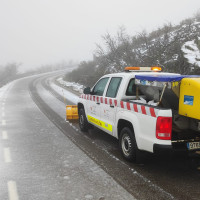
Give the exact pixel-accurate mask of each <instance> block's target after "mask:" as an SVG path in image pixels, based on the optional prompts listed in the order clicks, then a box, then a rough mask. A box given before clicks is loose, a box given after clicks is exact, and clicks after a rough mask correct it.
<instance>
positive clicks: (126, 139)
mask: <svg viewBox="0 0 200 200" xmlns="http://www.w3.org/2000/svg"><path fill="white" fill-rule="evenodd" d="M119 144H120V149H121V152H122V155H123V156H124V158H125V159H126V160H129V161H136V156H137V154H138V152H139V150H138V147H137V143H136V140H135V135H134V132H133V130H131V129H130V128H128V127H125V128H123V129H122V130H121V132H120V138H119Z"/></svg>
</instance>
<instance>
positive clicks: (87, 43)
mask: <svg viewBox="0 0 200 200" xmlns="http://www.w3.org/2000/svg"><path fill="white" fill-rule="evenodd" d="M199 8H200V1H199V0H176V1H174V0H151V1H149V0H140V1H138V0H137V1H136V0H109V1H108V0H84V1H83V0H73V1H72V0H71V1H69V0H0V66H1V65H6V64H7V63H9V62H17V63H21V64H22V65H21V70H27V69H33V68H35V67H39V66H41V65H45V64H52V63H56V62H61V61H69V60H73V61H74V62H79V61H81V60H89V59H92V56H93V52H94V50H95V48H96V43H100V44H101V42H102V40H101V36H102V35H104V34H105V33H106V32H109V33H111V34H113V35H114V34H116V32H117V30H118V28H119V27H120V26H122V25H123V26H125V27H126V30H127V32H128V33H129V34H131V35H134V34H137V33H138V32H140V31H142V30H144V29H145V30H147V31H151V30H153V29H155V28H157V27H159V26H162V25H163V24H164V23H168V22H172V23H173V24H176V23H179V22H180V21H181V20H184V19H185V18H187V17H192V16H193V15H194V14H195V13H196V12H197V11H198V10H199Z"/></svg>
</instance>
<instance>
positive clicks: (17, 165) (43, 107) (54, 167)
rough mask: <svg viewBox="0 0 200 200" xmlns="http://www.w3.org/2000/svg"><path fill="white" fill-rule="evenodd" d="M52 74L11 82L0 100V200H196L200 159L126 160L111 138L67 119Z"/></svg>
mask: <svg viewBox="0 0 200 200" xmlns="http://www.w3.org/2000/svg"><path fill="white" fill-rule="evenodd" d="M52 76H55V75H43V76H41V77H32V78H25V79H22V80H19V81H16V82H15V83H14V84H13V85H12V86H11V87H10V88H9V89H8V90H7V91H6V92H5V95H3V96H0V103H1V122H2V126H1V128H0V129H1V133H2V139H1V141H0V145H1V151H2V154H1V155H0V161H1V163H2V164H1V166H0V168H1V171H0V176H1V182H0V188H1V193H0V199H12V200H13V199H17V198H18V199H26V200H27V199H69V200H71V199H95V200H96V199H97V200H98V199H101V200H103V199H134V198H136V199H199V196H200V190H199V185H200V184H199V179H200V172H199V170H198V167H199V166H200V162H199V161H200V159H199V156H198V154H192V155H189V156H180V155H179V156H177V155H165V156H154V155H151V154H147V155H145V157H144V158H145V162H144V164H135V163H129V162H126V161H125V160H124V159H123V158H122V156H121V154H120V152H119V149H118V141H117V140H116V139H115V138H113V137H111V136H109V135H107V134H105V133H104V132H102V131H100V130H98V129H96V128H94V129H91V130H89V132H88V133H82V132H80V130H79V127H78V124H77V122H76V121H73V122H66V121H65V103H67V104H72V102H68V101H67V102H64V99H63V97H62V96H60V95H59V94H58V93H57V92H56V91H54V90H53V89H52V88H51V87H50V84H49V83H50V81H52V80H53V79H52V78H51V77H52ZM38 108H39V109H38ZM12 195H14V197H13V196H12ZM15 197H16V198H15Z"/></svg>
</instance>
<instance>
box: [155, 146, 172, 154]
mask: <svg viewBox="0 0 200 200" xmlns="http://www.w3.org/2000/svg"><path fill="white" fill-rule="evenodd" d="M172 151H173V148H172V145H163V144H154V145H153V152H154V153H170V152H172Z"/></svg>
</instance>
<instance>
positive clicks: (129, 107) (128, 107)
mask: <svg viewBox="0 0 200 200" xmlns="http://www.w3.org/2000/svg"><path fill="white" fill-rule="evenodd" d="M126 107H127V109H128V110H131V106H130V103H129V102H127V103H126Z"/></svg>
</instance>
